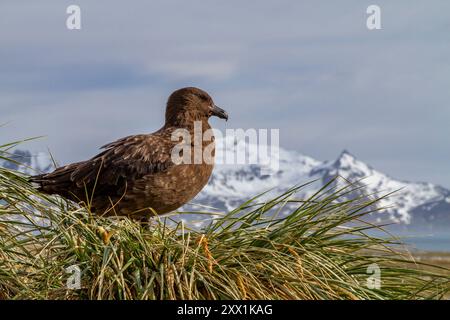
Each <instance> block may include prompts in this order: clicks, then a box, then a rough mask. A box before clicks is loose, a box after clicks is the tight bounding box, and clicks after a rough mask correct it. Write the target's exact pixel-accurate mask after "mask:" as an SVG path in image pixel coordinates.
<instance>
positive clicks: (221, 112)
mask: <svg viewBox="0 0 450 320" xmlns="http://www.w3.org/2000/svg"><path fill="white" fill-rule="evenodd" d="M211 115H213V116H216V117H219V118H220V119H225V121H228V113H227V112H226V111H225V110H223V109H222V108H219V107H218V106H216V105H213V107H212V110H211Z"/></svg>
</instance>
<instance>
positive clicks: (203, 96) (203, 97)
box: [200, 94, 208, 101]
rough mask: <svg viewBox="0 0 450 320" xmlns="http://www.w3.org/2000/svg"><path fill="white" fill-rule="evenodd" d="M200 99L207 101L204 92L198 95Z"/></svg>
mask: <svg viewBox="0 0 450 320" xmlns="http://www.w3.org/2000/svg"><path fill="white" fill-rule="evenodd" d="M200 99H202V101H207V100H208V97H207V96H205V95H204V94H201V95H200Z"/></svg>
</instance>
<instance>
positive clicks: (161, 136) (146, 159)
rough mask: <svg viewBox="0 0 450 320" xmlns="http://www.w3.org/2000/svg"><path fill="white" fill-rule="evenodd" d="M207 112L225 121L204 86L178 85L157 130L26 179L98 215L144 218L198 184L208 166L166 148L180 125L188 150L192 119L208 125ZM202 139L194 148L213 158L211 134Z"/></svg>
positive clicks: (175, 203) (173, 205)
mask: <svg viewBox="0 0 450 320" xmlns="http://www.w3.org/2000/svg"><path fill="white" fill-rule="evenodd" d="M211 116H217V117H219V118H222V119H226V120H228V114H227V113H226V112H225V111H224V110H223V109H221V108H219V107H217V106H216V105H215V104H214V102H213V100H212V98H211V97H210V96H209V94H208V93H206V92H205V91H203V90H201V89H198V88H194V87H188V88H182V89H179V90H177V91H175V92H173V93H172V94H171V95H170V97H169V99H168V101H167V106H166V116H165V118H166V119H165V124H164V126H163V127H162V128H161V129H159V130H158V131H156V132H154V133H151V134H140V135H133V136H128V137H125V138H122V139H119V140H117V141H115V142H112V143H109V144H107V145H105V146H103V147H102V148H103V149H105V150H104V151H103V152H101V153H100V154H98V155H96V156H95V157H93V158H92V159H90V160H87V161H82V162H77V163H72V164H69V165H66V166H63V167H60V168H57V169H56V170H55V171H53V172H51V173H48V174H42V175H37V176H34V177H31V179H30V181H32V182H34V183H37V184H38V189H39V190H40V191H42V192H44V193H47V194H58V195H61V196H63V197H65V198H68V199H70V200H73V201H76V202H78V203H82V204H84V205H86V206H88V207H89V208H90V210H91V211H92V212H94V213H96V214H98V215H105V216H110V215H126V216H129V217H131V218H135V219H143V218H144V219H145V218H146V217H148V216H151V215H154V214H158V215H160V214H164V213H168V212H170V211H173V210H175V209H177V208H179V207H181V206H182V205H183V204H185V203H187V202H188V201H190V200H191V199H192V198H194V197H195V195H197V193H198V192H200V191H201V190H202V189H203V187H204V186H205V185H206V183H207V182H208V180H209V177H210V176H211V173H212V170H213V165H214V163H213V162H212V163H211V162H208V161H201V162H200V163H198V161H197V162H195V163H194V160H195V159H194V154H195V152H194V151H193V152H191V155H190V156H188V158H187V159H189V160H191V161H190V163H189V161H184V162H182V163H178V162H179V161H173V159H172V158H173V157H172V151H173V150H174V147H176V146H177V145H178V146H179V145H180V140H179V139H174V138H173V135H174V133H176V132H177V131H179V130H177V129H183V130H184V132H186V133H187V134H188V137H189V138H190V142H189V146H188V147H189V148H191V147H193V148H192V149H194V148H195V147H194V140H195V138H194V128H195V125H194V122H195V121H198V122H197V125H198V124H201V129H202V133H205V131H207V130H209V129H211V126H210V125H209V123H208V119H209V118H210V117H211ZM204 140H207V139H201V142H200V148H201V150H200V151H201V152H203V151H205V150H207V148H208V150H209V151H211V153H210V154H211V156H212V159H213V157H214V136H210V139H209V141H204ZM184 143H185V144H186V143H187V142H186V141H185V142H184ZM183 152H184V149H183V150H181V151H180V152H179V154H180V156H183Z"/></svg>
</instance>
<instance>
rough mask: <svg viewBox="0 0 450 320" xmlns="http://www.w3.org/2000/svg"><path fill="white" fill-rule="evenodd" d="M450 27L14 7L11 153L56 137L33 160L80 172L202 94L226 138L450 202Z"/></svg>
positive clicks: (6, 51) (298, 6)
mask: <svg viewBox="0 0 450 320" xmlns="http://www.w3.org/2000/svg"><path fill="white" fill-rule="evenodd" d="M72 4H75V5H78V6H79V7H80V8H81V27H82V28H81V30H68V29H67V27H66V19H67V17H68V15H67V14H66V8H67V7H68V6H69V5H72ZM371 4H376V5H378V6H380V8H381V25H382V29H381V30H368V28H367V26H366V19H367V17H368V15H367V13H366V9H367V7H368V6H369V5H371ZM449 16H450V2H449V1H447V0H442V1H434V0H433V1H412V0H396V1H376V0H371V1H364V0H352V1H350V0H343V1H319V0H311V1H299V0H292V1H287V0H281V1H280V0H278V1H274V0H272V1H268V0H258V1H256V0H255V1H237V0H227V1H219V0H208V1H206V0H190V1H184V0H177V1H175V0H157V1H155V0H152V1H148V0H135V1H132V2H131V1H112V0H96V1H88V0H72V1H63V0H52V1H51V0H40V1H30V0H29V1H17V0H2V1H1V3H0V124H5V125H3V126H1V127H0V144H2V143H7V142H11V141H15V140H19V139H23V138H29V137H35V136H44V137H43V138H41V139H39V140H36V141H32V142H27V143H26V144H23V145H22V146H21V147H22V148H26V149H29V150H31V151H33V152H38V151H42V150H44V151H45V150H47V149H49V150H50V151H51V152H52V154H53V156H54V157H55V158H56V159H57V160H58V161H59V163H61V164H64V163H68V162H72V161H79V160H83V159H86V158H88V157H91V156H93V155H95V154H96V153H97V152H98V147H99V146H101V145H104V144H105V143H106V142H110V141H113V140H115V139H117V138H120V137H122V136H126V135H130V134H136V133H147V132H148V133H149V132H152V131H154V130H156V129H159V128H160V127H161V125H162V122H163V119H164V108H165V102H166V100H167V97H168V95H169V94H170V93H171V92H172V91H173V90H175V89H177V88H180V87H185V86H196V87H200V88H203V89H205V90H206V91H208V92H209V93H210V94H211V95H212V96H213V98H214V100H215V102H216V104H218V105H220V106H222V107H223V108H225V109H226V110H227V111H228V113H229V115H230V119H229V121H228V122H227V123H224V122H223V121H220V120H215V119H214V120H212V121H211V122H212V124H213V125H214V126H215V127H217V128H219V129H222V130H223V129H226V128H229V129H233V128H244V129H247V128H257V129H260V128H261V129H263V128H267V129H270V128H276V129H280V143H281V146H282V147H285V148H287V149H293V150H297V151H300V152H302V153H304V154H305V155H309V156H312V157H314V158H316V159H318V160H332V159H335V158H336V157H337V156H338V155H339V154H340V153H341V151H342V150H343V149H347V150H349V151H350V152H351V153H353V154H354V155H355V156H356V157H357V158H359V159H361V160H362V161H364V162H366V163H369V164H370V165H372V166H373V167H374V168H376V169H378V170H380V171H382V172H384V173H387V174H389V175H391V176H393V177H395V178H399V179H404V180H412V181H427V182H433V183H437V184H440V185H443V186H445V187H450V90H449V88H450V19H449Z"/></svg>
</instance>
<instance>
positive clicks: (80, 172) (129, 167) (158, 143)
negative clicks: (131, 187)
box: [70, 135, 173, 188]
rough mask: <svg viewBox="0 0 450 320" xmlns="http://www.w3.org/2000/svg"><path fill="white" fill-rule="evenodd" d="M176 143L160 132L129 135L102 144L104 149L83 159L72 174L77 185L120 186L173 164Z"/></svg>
mask: <svg viewBox="0 0 450 320" xmlns="http://www.w3.org/2000/svg"><path fill="white" fill-rule="evenodd" d="M172 146H173V145H172V144H171V143H170V142H169V141H168V140H167V139H166V138H165V137H163V136H160V135H136V136H129V137H125V138H122V139H119V140H117V141H114V142H112V143H109V144H107V145H105V146H103V147H102V148H103V149H105V150H104V151H103V152H101V153H100V154H98V155H97V156H95V157H94V158H92V159H90V160H88V161H85V162H82V163H80V164H79V165H78V166H77V168H76V169H75V170H73V172H72V173H71V174H70V180H71V181H73V182H74V183H75V184H76V185H77V187H80V188H83V187H84V186H88V185H92V184H96V186H98V187H102V186H118V185H119V184H121V183H122V182H126V181H134V180H137V179H139V178H140V177H142V176H145V175H148V174H152V173H157V172H162V171H165V170H166V169H167V168H169V167H170V166H172V165H173V163H172V161H171V151H172Z"/></svg>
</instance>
